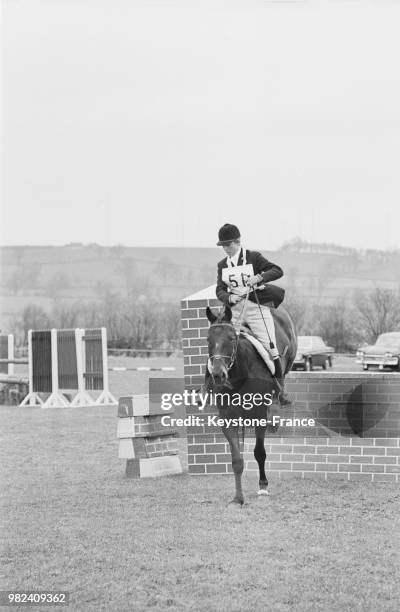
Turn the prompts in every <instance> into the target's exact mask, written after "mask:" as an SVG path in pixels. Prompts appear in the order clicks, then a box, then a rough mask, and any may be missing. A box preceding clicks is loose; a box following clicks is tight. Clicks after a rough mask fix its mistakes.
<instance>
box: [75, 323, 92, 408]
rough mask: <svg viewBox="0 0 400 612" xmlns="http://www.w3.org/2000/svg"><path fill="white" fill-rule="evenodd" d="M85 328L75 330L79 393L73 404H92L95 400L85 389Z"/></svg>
mask: <svg viewBox="0 0 400 612" xmlns="http://www.w3.org/2000/svg"><path fill="white" fill-rule="evenodd" d="M84 334H85V330H84V329H79V328H78V329H76V330H75V347H76V371H77V376H78V393H77V394H76V395H75V397H74V399H73V400H72V402H71V406H92V405H93V404H94V403H95V402H94V400H93V399H92V398H91V397H90V395H89V393H88V392H87V391H86V389H85V379H84V376H83V362H84V344H85V343H84V340H83V336H84Z"/></svg>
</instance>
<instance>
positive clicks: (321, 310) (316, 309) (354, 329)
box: [284, 287, 400, 353]
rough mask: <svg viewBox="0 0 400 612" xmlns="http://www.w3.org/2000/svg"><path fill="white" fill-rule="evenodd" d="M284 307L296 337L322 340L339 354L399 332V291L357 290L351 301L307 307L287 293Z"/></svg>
mask: <svg viewBox="0 0 400 612" xmlns="http://www.w3.org/2000/svg"><path fill="white" fill-rule="evenodd" d="M287 295H288V297H287V299H285V302H284V304H285V307H286V308H287V310H288V311H289V312H290V314H291V315H292V318H293V320H294V322H295V326H296V329H297V333H298V335H302V336H307V335H317V336H322V338H323V339H324V340H325V342H326V343H327V344H328V345H330V346H333V347H334V348H335V350H336V351H337V352H339V353H347V352H353V351H355V350H356V349H357V348H358V347H359V346H360V345H362V344H364V343H373V342H375V340H376V339H377V337H378V336H379V334H383V333H385V332H392V331H400V290H397V291H393V290H391V289H383V288H380V287H376V288H375V289H371V290H368V291H364V290H356V291H354V292H353V295H352V299H351V300H350V301H349V300H346V301H344V300H343V301H342V300H340V299H339V300H336V301H335V302H334V303H330V304H323V303H318V304H310V303H307V302H305V301H304V300H303V299H301V298H298V297H297V296H296V295H295V294H293V293H292V294H291V293H290V291H289V292H288V294H287Z"/></svg>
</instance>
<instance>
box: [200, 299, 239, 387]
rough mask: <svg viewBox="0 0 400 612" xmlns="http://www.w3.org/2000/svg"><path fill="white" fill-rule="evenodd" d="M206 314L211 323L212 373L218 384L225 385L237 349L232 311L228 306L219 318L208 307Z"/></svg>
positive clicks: (208, 340)
mask: <svg viewBox="0 0 400 612" xmlns="http://www.w3.org/2000/svg"><path fill="white" fill-rule="evenodd" d="M206 314H207V319H208V320H209V321H210V323H211V325H210V328H209V330H208V336H207V342H208V355H209V358H210V362H209V363H210V370H211V372H210V373H211V375H212V377H213V379H214V381H215V382H216V383H217V384H221V385H224V384H226V383H227V381H228V376H229V370H230V368H231V367H232V365H233V362H234V360H235V356H236V349H237V337H236V332H235V328H234V327H233V325H232V323H231V319H232V311H231V309H230V308H229V306H226V307H225V310H224V311H223V312H222V313H221V314H220V315H218V316H217V315H215V314H214V313H213V311H212V310H211V308H209V307H207V309H206Z"/></svg>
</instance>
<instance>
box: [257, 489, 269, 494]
mask: <svg viewBox="0 0 400 612" xmlns="http://www.w3.org/2000/svg"><path fill="white" fill-rule="evenodd" d="M257 495H269V491H268V489H259V491H258V492H257Z"/></svg>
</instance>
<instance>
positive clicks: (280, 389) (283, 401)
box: [274, 357, 292, 407]
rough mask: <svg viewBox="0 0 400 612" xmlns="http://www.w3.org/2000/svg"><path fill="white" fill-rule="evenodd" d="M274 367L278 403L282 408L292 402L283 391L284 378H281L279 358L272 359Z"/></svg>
mask: <svg viewBox="0 0 400 612" xmlns="http://www.w3.org/2000/svg"><path fill="white" fill-rule="evenodd" d="M274 365H275V377H274V378H275V381H276V386H277V388H278V399H279V403H280V405H281V406H282V407H283V406H290V405H291V403H292V401H291V399H290V398H289V396H288V394H287V393H286V391H285V386H284V385H285V382H284V378H283V371H282V363H281V358H280V357H276V358H275V359H274Z"/></svg>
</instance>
